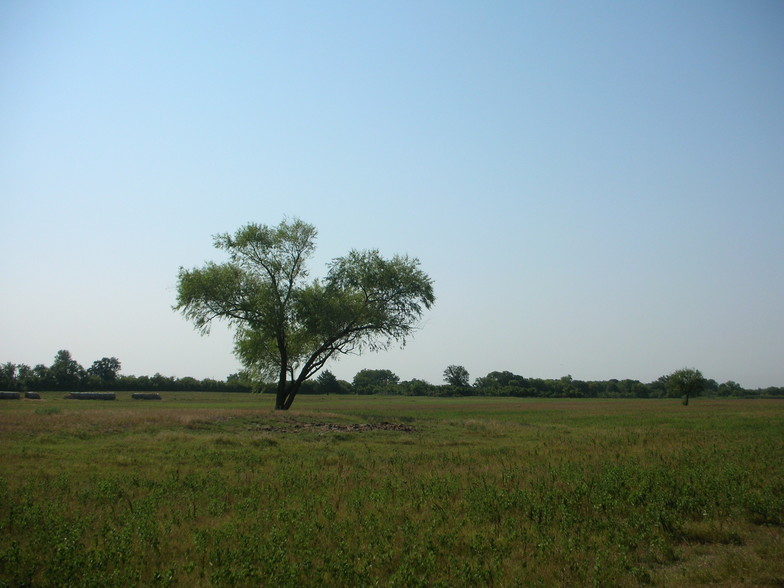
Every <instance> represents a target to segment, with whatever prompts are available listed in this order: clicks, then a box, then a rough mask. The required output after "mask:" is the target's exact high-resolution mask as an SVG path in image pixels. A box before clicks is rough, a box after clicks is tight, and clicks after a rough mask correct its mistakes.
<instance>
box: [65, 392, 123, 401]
mask: <svg viewBox="0 0 784 588" xmlns="http://www.w3.org/2000/svg"><path fill="white" fill-rule="evenodd" d="M65 398H67V399H69V400H114V399H115V395H114V392H71V393H70V394H66V395H65Z"/></svg>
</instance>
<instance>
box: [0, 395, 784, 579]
mask: <svg viewBox="0 0 784 588" xmlns="http://www.w3.org/2000/svg"><path fill="white" fill-rule="evenodd" d="M163 396H164V400H162V401H134V400H131V399H130V394H123V393H119V394H118V399H117V400H116V401H88V400H64V399H63V398H62V395H61V394H53V393H49V394H47V393H44V394H43V397H44V398H43V399H42V400H3V401H0V440H1V441H2V462H1V463H0V586H26V585H31V586H134V585H140V586H155V585H179V586H232V585H237V586H303V585H305V586H307V585H318V586H371V585H382V586H476V585H491V586H635V585H654V586H684V585H687V586H699V585H714V586H715V585H719V586H721V585H724V586H784V401H774V400H710V399H697V400H693V401H692V402H691V404H690V405H689V406H688V407H684V406H682V405H681V403H680V401H679V400H529V399H500V398H490V399H488V398H475V397H474V398H462V399H429V398H412V397H377V396H373V397H361V396H360V397H357V396H344V397H340V396H339V397H334V396H331V397H300V398H298V399H297V401H296V402H295V404H294V407H293V409H292V410H291V411H288V412H283V413H280V412H278V413H276V412H274V411H273V410H272V409H271V407H272V404H273V399H272V398H271V397H268V396H264V397H259V396H255V395H243V394H220V395H210V394H204V393H191V394H187V393H170V394H163Z"/></svg>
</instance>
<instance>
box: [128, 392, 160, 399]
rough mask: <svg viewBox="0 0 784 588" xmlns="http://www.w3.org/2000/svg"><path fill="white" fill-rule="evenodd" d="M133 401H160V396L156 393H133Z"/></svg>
mask: <svg viewBox="0 0 784 588" xmlns="http://www.w3.org/2000/svg"><path fill="white" fill-rule="evenodd" d="M131 398H133V399H134V400H160V399H161V395H160V394H158V393H157V392H134V393H133V394H131Z"/></svg>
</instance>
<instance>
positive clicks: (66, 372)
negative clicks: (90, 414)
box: [49, 349, 86, 390]
mask: <svg viewBox="0 0 784 588" xmlns="http://www.w3.org/2000/svg"><path fill="white" fill-rule="evenodd" d="M49 372H50V375H51V377H52V379H53V380H54V384H55V386H56V387H57V389H58V390H79V389H80V388H81V387H82V383H83V382H84V378H85V374H86V372H85V370H84V368H83V367H82V366H81V365H80V364H79V362H78V361H76V360H75V359H73V358H72V357H71V352H70V351H68V350H66V349H61V350H60V351H58V352H57V355H55V357H54V362H53V363H52V365H51V367H50V368H49Z"/></svg>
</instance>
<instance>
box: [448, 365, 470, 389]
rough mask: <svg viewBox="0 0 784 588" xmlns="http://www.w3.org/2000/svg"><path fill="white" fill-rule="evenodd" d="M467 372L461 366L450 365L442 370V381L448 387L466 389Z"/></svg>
mask: <svg viewBox="0 0 784 588" xmlns="http://www.w3.org/2000/svg"><path fill="white" fill-rule="evenodd" d="M468 379H469V375H468V370H467V369H465V368H464V367H463V366H462V365H450V366H447V368H446V369H445V370H444V381H445V382H446V383H447V384H449V385H450V386H456V387H458V388H468V385H469V384H468Z"/></svg>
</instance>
